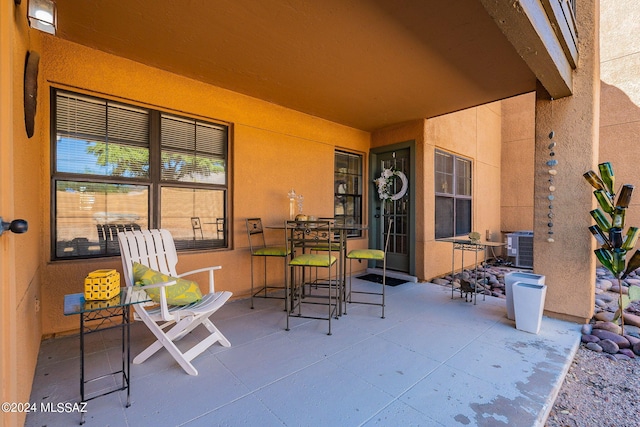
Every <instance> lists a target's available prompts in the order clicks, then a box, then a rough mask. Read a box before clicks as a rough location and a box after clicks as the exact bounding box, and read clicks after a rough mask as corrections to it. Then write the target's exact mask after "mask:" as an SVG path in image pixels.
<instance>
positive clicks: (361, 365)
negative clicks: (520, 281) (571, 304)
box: [26, 279, 580, 427]
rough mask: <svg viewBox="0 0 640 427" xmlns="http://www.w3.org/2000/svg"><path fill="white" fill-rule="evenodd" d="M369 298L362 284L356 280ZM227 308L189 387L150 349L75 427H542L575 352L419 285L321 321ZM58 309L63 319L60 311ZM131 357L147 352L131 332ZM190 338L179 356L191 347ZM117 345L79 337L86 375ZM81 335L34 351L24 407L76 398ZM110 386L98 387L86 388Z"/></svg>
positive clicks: (565, 328) (138, 331)
mask: <svg viewBox="0 0 640 427" xmlns="http://www.w3.org/2000/svg"><path fill="white" fill-rule="evenodd" d="M354 286H358V287H361V288H371V287H375V286H379V285H376V284H374V283H371V282H365V281H361V280H357V279H356V280H354ZM255 304H256V308H255V309H254V310H251V309H250V308H249V301H248V300H237V301H233V302H230V303H227V304H226V305H225V306H224V307H223V308H222V309H221V310H220V311H218V312H217V313H216V314H214V315H213V317H212V319H213V321H214V323H215V324H216V325H217V326H218V328H219V329H220V330H221V331H222V333H223V334H225V336H226V337H227V338H228V339H229V340H230V341H231V344H232V346H231V347H230V348H224V347H221V346H220V345H218V344H214V345H213V346H212V347H210V348H209V350H207V351H206V352H205V353H203V354H202V355H200V356H199V357H197V358H196V359H195V360H194V365H195V367H196V369H198V371H199V375H198V376H190V375H187V374H186V373H185V372H184V371H183V370H182V369H181V368H180V367H179V366H178V365H177V364H176V363H175V362H174V361H173V359H172V358H171V357H170V356H169V354H168V353H167V352H166V351H164V350H161V351H160V352H159V353H158V354H156V355H154V356H152V357H151V358H150V359H149V360H148V361H146V362H145V363H143V364H141V365H132V367H131V406H130V407H129V408H125V403H126V393H125V392H123V391H121V392H117V393H113V394H110V395H107V396H103V397H100V398H97V399H95V400H92V401H90V402H89V403H88V405H87V410H88V412H87V413H86V424H85V425H86V426H135V427H138V426H151V425H153V426H177V425H187V426H239V425H242V426H261V427H262V426H328V425H334V426H409V425H416V426H518V427H523V426H542V425H544V422H545V420H546V417H547V415H548V413H549V411H550V409H551V407H552V406H553V402H554V400H555V397H556V394H557V392H558V390H559V388H560V386H561V385H562V382H563V379H564V376H565V374H566V372H567V370H568V368H569V365H570V364H571V361H572V359H573V356H574V354H575V352H576V350H577V348H578V345H579V342H580V325H577V324H574V323H569V322H563V321H560V320H556V319H551V318H547V317H544V318H543V323H542V328H541V331H540V333H539V334H538V335H534V334H530V333H527V332H523V331H519V330H517V329H516V328H515V323H514V322H513V321H510V320H508V319H507V317H506V308H505V301H504V300H502V299H498V298H493V297H487V298H486V300H485V301H483V300H482V298H481V297H480V298H478V303H477V305H473V304H472V303H467V302H465V300H464V299H462V298H459V296H458V294H457V295H456V297H455V298H454V299H452V298H451V290H450V289H449V288H446V287H442V286H439V285H435V284H430V283H405V284H402V285H399V286H396V287H387V309H386V318H385V319H381V318H380V308H379V307H374V306H368V305H355V304H353V305H350V306H349V307H348V315H346V316H342V317H341V318H340V319H339V320H336V321H334V322H333V323H332V328H333V335H331V336H328V335H327V334H326V332H327V322H326V321H319V320H310V319H296V318H292V328H291V330H290V331H289V332H287V331H285V330H284V325H285V320H286V316H285V313H284V311H283V302H282V300H277V299H262V298H259V299H256V300H255ZM60 309H61V310H62V307H60ZM131 331H132V338H131V339H132V345H131V346H132V357H133V356H134V355H135V354H137V353H138V352H139V351H140V350H142V349H143V348H144V347H145V346H146V345H148V344H150V343H151V342H152V341H153V337H152V335H151V333H150V332H148V331H147V330H146V328H145V326H144V325H143V324H142V323H139V322H137V323H135V324H134V325H132V327H131ZM198 332H199V331H198V330H196V331H194V333H192V334H191V336H188V337H186V338H184V339H183V340H182V341H181V342H180V343H181V344H179V345H180V346H182V345H189V344H190V343H193V342H195V340H196V339H197V335H198ZM119 337H120V335H119V333H118V332H117V331H115V330H110V331H104V332H99V333H95V334H92V335H89V336H87V338H86V343H87V353H88V356H87V363H88V372H89V376H91V377H95V376H97V375H100V374H102V373H104V372H110V371H112V370H114V369H112V367H114V366H115V369H118V368H117V366H118V365H119V363H120V344H119ZM79 352H80V350H79V339H78V336H77V335H75V336H68V337H63V338H57V339H50V340H46V341H43V342H42V345H41V349H40V354H39V359H38V366H37V369H36V374H35V379H34V383H33V389H32V393H31V402H32V403H36V404H37V405H40V402H45V403H47V402H50V403H53V404H54V405H55V404H57V403H60V402H77V401H78V400H79V398H80V387H79V379H80V372H79V371H80V359H79ZM107 381H109V384H115V380H113V379H111V378H109V379H108V380H104V381H98V382H96V383H95V384H93V388H92V389H91V390H97V389H100V388H101V387H105V386H106V385H107ZM79 421H80V414H79V413H77V412H75V413H52V412H48V413H44V412H40V411H38V412H34V413H29V414H28V416H27V421H26V425H27V426H34V427H35V426H45V425H46V426H48V427H53V426H70V425H77V424H78V423H79Z"/></svg>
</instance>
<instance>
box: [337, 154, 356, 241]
mask: <svg viewBox="0 0 640 427" xmlns="http://www.w3.org/2000/svg"><path fill="white" fill-rule="evenodd" d="M334 158H335V165H334V178H333V182H334V202H333V203H334V207H333V212H334V217H335V219H336V221H337V222H338V223H345V224H361V223H362V155H360V154H353V153H347V152H345V151H338V150H336V152H335V157H334ZM360 236H362V232H361V231H359V230H358V231H356V230H353V231H350V232H349V235H348V237H360Z"/></svg>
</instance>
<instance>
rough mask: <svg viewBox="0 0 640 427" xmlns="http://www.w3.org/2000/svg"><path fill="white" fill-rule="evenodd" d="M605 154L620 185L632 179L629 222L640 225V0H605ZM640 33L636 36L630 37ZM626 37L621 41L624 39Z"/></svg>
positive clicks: (602, 126)
mask: <svg viewBox="0 0 640 427" xmlns="http://www.w3.org/2000/svg"><path fill="white" fill-rule="evenodd" d="M600 3H601V6H600V9H601V21H600V22H601V31H600V49H601V57H600V70H601V74H600V88H601V98H600V155H599V162H611V163H612V164H613V167H614V171H615V174H616V183H617V184H616V185H617V186H620V185H622V184H632V185H635V186H636V190H635V191H636V194H634V197H633V198H632V200H631V205H630V206H629V209H627V214H626V224H627V225H628V226H636V227H638V226H640V195H639V194H638V193H639V192H640V173H639V172H638V157H637V155H631V154H630V152H629V149H630V147H634V146H637V144H638V142H637V141H638V135H640V85H639V84H638V82H640V38H638V37H637V34H639V33H640V5H639V4H638V2H637V1H633V0H600ZM629 35H634V36H635V37H628V36H629ZM622 39H624V40H625V42H624V43H621V42H620V40H622Z"/></svg>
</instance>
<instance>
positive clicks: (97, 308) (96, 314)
mask: <svg viewBox="0 0 640 427" xmlns="http://www.w3.org/2000/svg"><path fill="white" fill-rule="evenodd" d="M147 301H149V297H148V296H147V294H146V292H144V291H143V290H139V289H135V288H131V287H125V288H121V289H120V295H118V296H116V297H113V298H111V299H110V300H106V301H86V300H85V299H84V294H83V293H80V294H69V295H65V296H64V315H65V316H70V315H75V314H79V315H80V402H81V403H83V404H84V403H86V402H88V401H90V400H93V399H95V398H97V397H101V396H105V395H107V394H111V393H114V392H116V391H121V390H127V407H129V406H131V400H130V383H131V378H130V375H129V372H130V368H131V352H130V348H129V344H130V335H131V334H130V329H129V325H130V320H131V319H130V311H131V310H130V306H131V305H133V304H140V303H143V302H147ZM113 328H120V329H121V331H122V367H121V369H119V370H117V371H114V372H111V373H108V374H105V375H101V376H99V377H96V378H90V379H86V378H85V361H84V358H85V348H84V337H85V335H87V334H91V333H94V332H98V331H104V330H107V329H113ZM116 375H121V376H122V382H121V385H120V386H118V387H117V388H114V389H111V390H108V391H105V392H103V393H100V394H97V395H95V396H91V397H87V396H85V385H86V384H88V383H90V382H93V381H97V380H100V379H102V378H106V377H109V376H116ZM84 415H85V413H84V412H83V413H82V414H81V418H80V424H81V425H82V424H84V421H85V420H84Z"/></svg>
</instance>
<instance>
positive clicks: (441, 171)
mask: <svg viewBox="0 0 640 427" xmlns="http://www.w3.org/2000/svg"><path fill="white" fill-rule="evenodd" d="M434 160H435V161H434V175H435V176H434V183H435V194H436V203H435V219H436V223H435V237H436V239H441V238H446V237H454V236H461V235H464V234H469V233H470V232H471V216H472V204H471V201H472V200H471V183H472V175H471V160H468V159H465V158H462V157H458V156H456V155H454V154H451V153H447V152H444V151H441V150H436V152H435V159H434Z"/></svg>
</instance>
